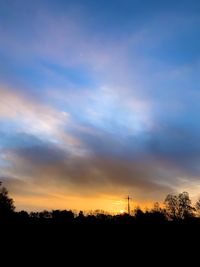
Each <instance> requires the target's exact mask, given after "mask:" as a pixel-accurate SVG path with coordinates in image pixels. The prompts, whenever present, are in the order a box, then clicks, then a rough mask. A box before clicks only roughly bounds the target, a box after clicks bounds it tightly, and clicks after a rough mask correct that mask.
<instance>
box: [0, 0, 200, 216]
mask: <svg viewBox="0 0 200 267" xmlns="http://www.w3.org/2000/svg"><path fill="white" fill-rule="evenodd" d="M199 15H200V3H199V1H194V0H192V1H186V0H182V1H178V0H176V1H156V0H151V1H147V0H146V1H145V0H144V1H137V0H132V1H129V0H125V1H122V0H115V1H114V0H108V1H104V0H101V1H94V0H93V1H92V0H84V1H80V0H79V1H78V0H74V1H68V0H66V1H61V0H58V1H54V0H51V1H45V0H42V1H37V0H36V1H23V0H15V1H14V0H7V1H3V0H0V126H1V127H0V133H1V140H0V166H1V169H0V176H1V180H3V181H4V182H5V184H6V185H7V186H8V187H9V189H10V192H11V194H12V195H13V196H14V198H15V201H16V205H17V207H18V209H28V210H30V209H44V208H48V209H51V208H55V207H57V208H77V209H79V208H80V209H81V208H83V209H92V208H104V209H107V210H114V211H116V210H118V209H121V208H123V207H118V206H116V203H118V201H119V200H121V199H123V198H124V195H127V194H130V195H133V196H134V201H135V203H134V204H140V205H143V206H145V205H147V206H148V205H149V203H152V202H153V201H157V200H158V201H161V200H163V198H164V197H165V195H166V194H167V193H170V192H177V191H182V190H187V191H189V193H190V194H191V195H192V197H193V198H196V197H198V194H199V187H200V183H199V179H200V168H199V160H200V145H199V134H200V122H199V114H200V106H199V101H200V88H199V87H200V78H199V71H200V38H199V36H200V16H199ZM116 201H117V202H116ZM66 203H67V204H66ZM80 203H81V204H80ZM120 205H124V204H123V201H122V203H121V204H120Z"/></svg>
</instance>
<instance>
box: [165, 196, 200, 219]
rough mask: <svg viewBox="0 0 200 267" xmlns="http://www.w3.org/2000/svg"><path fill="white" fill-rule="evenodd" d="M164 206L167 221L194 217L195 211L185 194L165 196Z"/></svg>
mask: <svg viewBox="0 0 200 267" xmlns="http://www.w3.org/2000/svg"><path fill="white" fill-rule="evenodd" d="M164 204H165V206H166V212H167V216H168V218H169V219H172V220H178V219H186V218H188V217H192V216H193V215H194V214H193V213H194V210H195V209H194V207H192V205H191V200H190V198H189V194H188V193H187V192H183V193H180V194H178V195H172V194H169V195H167V197H166V199H165V201H164Z"/></svg>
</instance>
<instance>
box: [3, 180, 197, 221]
mask: <svg viewBox="0 0 200 267" xmlns="http://www.w3.org/2000/svg"><path fill="white" fill-rule="evenodd" d="M191 221H192V222H197V223H199V224H200V199H199V200H198V201H197V202H196V204H195V205H192V202H191V200H190V197H189V194H188V193H187V192H183V193H180V194H178V195H175V194H174V195H173V194H168V195H167V197H166V198H165V200H164V203H163V205H162V207H161V206H160V204H159V203H158V202H156V203H155V204H154V206H153V208H152V209H149V210H146V211H143V210H141V209H140V208H139V207H138V208H136V209H134V210H132V211H131V214H130V215H129V214H127V213H123V214H118V215H111V214H109V213H106V212H104V211H102V210H96V211H94V212H89V213H87V214H85V213H84V212H83V211H80V212H79V213H76V212H73V211H71V210H53V211H46V210H45V211H42V212H30V213H28V212H26V211H19V212H16V211H15V206H14V201H13V199H11V198H10V197H9V194H8V191H7V189H6V188H5V187H3V186H2V184H1V183H0V223H1V222H11V223H16V222H17V223H21V222H27V223H39V224H42V223H44V224H51V223H59V224H113V223H114V224H121V223H129V224H131V223H167V224H168V223H169V222H191Z"/></svg>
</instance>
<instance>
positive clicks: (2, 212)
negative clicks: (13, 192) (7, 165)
mask: <svg viewBox="0 0 200 267" xmlns="http://www.w3.org/2000/svg"><path fill="white" fill-rule="evenodd" d="M14 210H15V206H14V204H13V200H12V198H10V197H9V196H8V190H7V189H6V188H5V187H3V186H2V182H0V220H1V219H5V218H8V217H10V215H12V214H13V212H14Z"/></svg>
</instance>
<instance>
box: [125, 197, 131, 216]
mask: <svg viewBox="0 0 200 267" xmlns="http://www.w3.org/2000/svg"><path fill="white" fill-rule="evenodd" d="M126 199H127V204H128V215H130V214H131V210H130V200H131V199H132V198H130V197H129V196H128V197H127V198H126Z"/></svg>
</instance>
